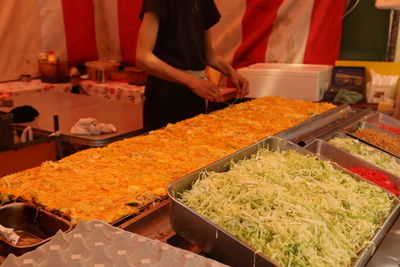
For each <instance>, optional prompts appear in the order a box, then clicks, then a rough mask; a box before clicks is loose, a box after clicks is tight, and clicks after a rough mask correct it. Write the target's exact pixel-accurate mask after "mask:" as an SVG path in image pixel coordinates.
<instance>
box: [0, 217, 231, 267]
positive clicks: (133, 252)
mask: <svg viewBox="0 0 400 267" xmlns="http://www.w3.org/2000/svg"><path fill="white" fill-rule="evenodd" d="M2 266H7V267H8V266H24V267H25V266H97V267H101V266H121V267H122V266H176V267H178V266H182V267H184V266H191V267H192V266H193V267H197V266H198V267H220V266H226V265H223V264H221V263H219V262H216V261H214V260H211V259H208V258H205V257H203V256H201V255H197V254H195V253H192V252H189V251H186V250H183V249H179V248H176V247H173V246H171V245H168V244H166V243H163V242H160V241H158V240H152V239H149V238H146V237H142V236H140V235H137V234H134V233H130V232H127V231H124V230H121V229H119V228H116V227H113V226H111V225H109V224H107V223H105V222H103V221H100V220H92V221H89V222H81V223H79V224H78V225H77V226H76V227H75V228H74V230H72V231H71V232H69V233H63V232H62V231H59V232H57V234H56V235H55V236H54V237H53V238H52V239H51V240H50V241H49V242H47V243H46V244H44V245H42V246H40V247H38V248H37V249H35V250H34V251H31V252H28V253H26V254H24V255H22V256H20V257H16V256H14V254H10V255H9V256H8V257H7V258H6V260H5V261H4V262H3V264H2Z"/></svg>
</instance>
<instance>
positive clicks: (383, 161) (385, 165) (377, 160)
mask: <svg viewBox="0 0 400 267" xmlns="http://www.w3.org/2000/svg"><path fill="white" fill-rule="evenodd" d="M328 142H329V143H330V144H332V145H334V146H336V147H337V148H340V149H342V150H344V151H346V152H348V153H350V154H353V155H354V156H356V157H359V158H362V159H364V160H366V161H368V162H369V163H372V164H374V165H376V166H378V167H381V168H382V169H384V170H386V171H388V172H390V173H392V174H394V175H396V176H399V177H400V164H399V163H397V161H396V159H395V157H393V156H391V155H389V154H387V153H385V152H382V151H380V150H379V149H376V148H374V147H372V146H369V145H366V144H363V143H361V142H360V141H358V140H357V139H353V138H343V137H334V138H332V139H331V140H329V141H328Z"/></svg>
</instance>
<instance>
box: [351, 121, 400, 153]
mask: <svg viewBox="0 0 400 267" xmlns="http://www.w3.org/2000/svg"><path fill="white" fill-rule="evenodd" d="M362 129H373V130H376V131H378V132H381V133H384V134H387V135H389V136H393V137H396V138H399V136H398V135H397V134H394V133H392V132H390V131H386V130H384V129H382V128H380V127H377V126H375V125H373V124H371V123H368V122H366V121H358V122H356V123H354V124H352V125H350V126H349V127H346V128H345V129H344V132H345V133H346V134H348V135H350V136H351V137H353V138H355V139H358V140H360V141H362V142H364V143H366V144H368V145H370V146H373V147H376V148H378V149H380V150H382V151H385V152H386V153H388V154H390V155H392V156H395V157H397V158H400V151H399V153H398V154H395V153H392V152H390V151H387V150H386V149H384V148H383V147H381V146H378V145H376V144H373V143H371V142H368V141H367V140H365V139H363V138H360V137H358V136H356V135H354V132H355V131H357V130H362Z"/></svg>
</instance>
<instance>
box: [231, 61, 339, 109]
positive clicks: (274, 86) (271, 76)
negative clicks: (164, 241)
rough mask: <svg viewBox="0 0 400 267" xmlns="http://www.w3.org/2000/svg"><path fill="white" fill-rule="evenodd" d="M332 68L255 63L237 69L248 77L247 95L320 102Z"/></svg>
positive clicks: (312, 65)
mask: <svg viewBox="0 0 400 267" xmlns="http://www.w3.org/2000/svg"><path fill="white" fill-rule="evenodd" d="M332 69H333V66H330V65H314V64H279V63H258V64H254V65H250V66H248V67H246V68H241V69H238V72H239V73H240V74H241V75H243V76H244V77H246V78H247V79H248V80H249V83H250V93H249V95H248V97H252V98H258V97H263V96H267V95H272V96H282V97H286V98H289V99H300V100H306V101H320V100H321V99H322V98H323V95H324V92H325V91H326V90H327V89H328V88H329V84H330V81H331V74H332Z"/></svg>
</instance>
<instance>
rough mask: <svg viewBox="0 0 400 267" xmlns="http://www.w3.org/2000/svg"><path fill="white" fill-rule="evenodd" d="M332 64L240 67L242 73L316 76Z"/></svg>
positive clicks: (259, 64) (260, 64)
mask: <svg viewBox="0 0 400 267" xmlns="http://www.w3.org/2000/svg"><path fill="white" fill-rule="evenodd" d="M332 68H333V66H331V65H317V64H282V63H257V64H253V65H250V66H248V67H246V68H241V69H239V70H238V71H239V73H241V74H242V75H243V74H244V75H257V76H258V75H272V76H291V77H293V76H295V77H299V76H306V77H316V76H318V75H319V73H321V72H324V71H328V70H330V69H332Z"/></svg>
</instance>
